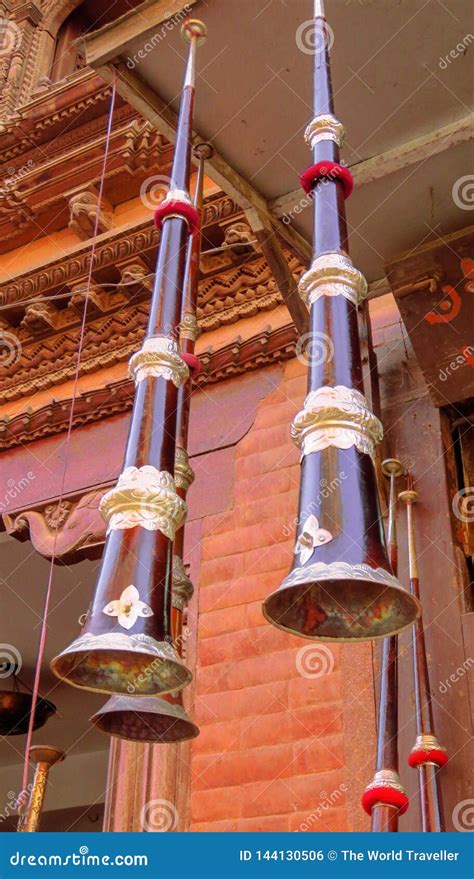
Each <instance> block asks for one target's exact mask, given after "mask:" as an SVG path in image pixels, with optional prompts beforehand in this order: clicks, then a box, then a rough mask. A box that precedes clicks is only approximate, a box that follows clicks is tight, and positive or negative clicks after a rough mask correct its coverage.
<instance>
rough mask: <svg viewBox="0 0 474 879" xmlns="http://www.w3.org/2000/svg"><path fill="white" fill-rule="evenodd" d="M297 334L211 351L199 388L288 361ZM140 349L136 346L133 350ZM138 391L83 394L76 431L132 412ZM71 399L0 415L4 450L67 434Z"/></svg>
mask: <svg viewBox="0 0 474 879" xmlns="http://www.w3.org/2000/svg"><path fill="white" fill-rule="evenodd" d="M296 341H297V333H296V329H295V327H294V325H293V324H285V325H284V326H281V327H277V328H276V329H272V327H271V326H268V327H266V328H264V329H263V330H261V331H260V332H258V333H256V334H255V335H253V336H251V337H250V338H247V339H242V338H241V337H240V336H238V337H237V338H236V339H233V340H232V341H231V342H229V343H227V344H225V345H222V346H221V347H219V348H218V349H217V350H214V349H213V348H212V346H209V347H207V348H205V349H204V350H203V351H202V353H201V354H200V360H201V364H202V369H201V372H200V374H199V376H198V378H197V380H196V382H195V384H196V387H204V386H206V385H209V384H214V383H215V382H218V381H223V380H225V379H228V378H232V377H233V376H236V375H241V374H243V373H246V372H250V371H251V370H254V369H260V368H261V367H263V366H269V365H271V364H273V363H280V362H283V361H285V360H289V359H290V358H291V357H293V356H294V353H295V345H296ZM134 349H136V346H134ZM133 394H134V386H133V383H132V382H131V381H130V380H128V379H122V380H120V381H115V382H111V383H107V384H105V385H104V386H103V387H101V388H97V389H94V390H87V391H84V392H82V393H79V394H78V395H77V397H76V399H75V401H74V413H73V422H72V423H73V426H74V427H78V426H83V425H85V424H89V423H91V422H94V421H101V420H102V419H103V418H108V417H110V416H112V415H117V414H119V413H121V412H126V411H128V410H129V409H131V407H132V403H133ZM71 405H72V400H71V399H70V398H69V399H61V400H60V399H54V398H53V399H52V400H51V401H49V402H48V403H47V404H46V405H45V406H41V407H40V408H38V409H36V410H33V409H31V408H30V409H28V410H26V411H25V412H21V413H19V414H18V415H15V416H13V417H11V418H10V417H8V416H3V417H2V416H0V451H3V450H5V449H10V448H14V447H16V446H19V445H24V444H25V443H28V442H34V441H35V440H38V439H42V438H44V437H47V436H53V435H54V434H58V433H63V432H64V431H66V430H67V428H68V425H69V419H70V415H71Z"/></svg>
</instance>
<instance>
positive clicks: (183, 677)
mask: <svg viewBox="0 0 474 879" xmlns="http://www.w3.org/2000/svg"><path fill="white" fill-rule="evenodd" d="M205 32H206V29H205V27H204V25H202V23H201V22H197V21H194V20H188V21H187V22H186V23H185V25H184V26H183V34H184V36H185V38H186V39H187V41H188V42H189V44H190V47H189V59H188V65H187V70H186V75H185V80H184V86H183V90H182V94H181V102H180V112H179V117H178V126H177V134H176V145H175V151H174V158H173V167H172V172H171V188H170V191H169V193H168V195H167V197H166V198H165V200H164V201H163V202H162V203H161V204H160V205H159V206H158V208H157V209H156V211H155V222H156V224H157V226H158V228H159V229H160V230H161V239H160V246H159V254H158V262H157V267H156V275H155V283H154V288H153V294H152V301H151V307H150V318H149V323H148V329H147V335H146V338H145V341H144V343H143V346H142V348H141V350H140V351H138V352H137V353H136V354H134V355H133V356H132V358H131V360H130V373H131V375H132V377H133V378H134V380H135V383H136V393H135V400H134V405H133V411H132V418H131V425H130V432H129V436H128V440H127V447H126V452H125V460H124V469H123V471H122V473H121V475H120V477H119V480H118V483H117V485H116V487H115V488H113V489H111V491H109V492H108V493H107V494H106V495H105V496H104V498H103V499H102V502H101V512H102V515H103V516H104V518H105V519H106V521H107V524H108V531H107V539H106V544H105V549H104V555H103V560H102V566H101V570H100V574H99V580H98V583H97V586H96V589H95V593H94V598H93V602H92V606H91V610H90V613H89V614H88V617H87V620H86V623H85V626H84V628H83V630H82V632H81V635H80V636H79V638H77V639H76V641H74V642H73V644H71V645H70V646H69V647H68V648H67V649H66V650H64V651H63V652H62V653H61V654H60V655H59V656H57V657H56V658H55V659H54V660H53V662H52V669H53V671H54V673H55V674H56V675H57V676H58V677H59V678H62V679H63V680H65V681H66V682H67V683H70V684H72V685H73V686H77V687H83V688H86V689H92V690H99V691H102V692H106V693H112V694H129V693H130V692H132V691H133V693H134V694H135V695H137V696H150V695H158V694H162V693H165V692H170V691H172V690H179V689H180V688H182V687H183V686H185V685H186V684H188V683H189V681H190V679H191V675H190V673H189V672H188V670H187V669H186V667H185V666H184V664H183V662H182V661H181V659H180V658H179V656H178V654H177V653H176V650H175V648H174V646H173V643H172V640H173V639H172V629H171V578H172V548H173V540H174V537H175V533H176V531H177V529H178V528H179V527H180V525H181V524H182V522H183V521H184V517H185V513H186V505H185V503H184V502H183V500H182V499H181V498H180V497H179V495H178V493H177V491H176V486H175V481H174V466H175V453H176V427H177V404H178V388H179V386H180V385H181V384H182V383H183V382H184V381H186V380H187V378H188V375H189V369H188V366H187V364H186V363H185V361H184V360H183V358H182V357H181V353H180V350H179V344H178V336H177V333H178V326H179V323H180V320H181V312H182V304H183V295H184V280H185V262H186V251H187V245H188V239H189V235H190V233H192V232H193V231H194V229H195V227H196V225H197V219H198V218H197V212H196V209H195V208H194V206H193V205H192V203H191V200H190V197H189V194H188V189H189V175H190V162H191V132H192V118H193V102H194V59H195V52H196V45H197V43H198V42H199V41H201V40H202V39H203V38H204V36H205Z"/></svg>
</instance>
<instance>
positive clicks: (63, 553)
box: [2, 488, 105, 564]
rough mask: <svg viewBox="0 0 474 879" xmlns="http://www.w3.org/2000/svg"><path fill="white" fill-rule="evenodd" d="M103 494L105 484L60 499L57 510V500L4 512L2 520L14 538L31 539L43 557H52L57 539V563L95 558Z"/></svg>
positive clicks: (102, 529) (100, 540)
mask: <svg viewBox="0 0 474 879" xmlns="http://www.w3.org/2000/svg"><path fill="white" fill-rule="evenodd" d="M103 494H104V488H100V489H98V490H95V491H91V492H88V493H87V494H85V495H83V496H82V497H76V498H73V499H66V500H63V501H62V502H61V506H60V508H59V511H58V505H57V502H56V503H54V502H52V503H48V504H46V505H45V506H43V507H39V508H38V509H32V510H26V511H25V512H22V513H19V514H9V513H5V514H4V515H3V516H2V519H3V524H4V526H5V529H6V531H7V532H8V534H11V535H12V536H13V537H16V538H17V540H20V541H25V540H31V542H32V544H33V546H34V548H35V550H36V551H37V552H39V553H40V555H43V556H44V557H45V558H51V556H52V553H53V546H54V543H55V542H56V549H55V555H56V557H57V559H58V560H59V561H58V563H59V564H69V563H70V562H73V561H77V559H78V558H79V557H80V558H87V559H98V558H100V556H101V553H102V546H103V543H104V540H105V523H104V521H103V519H102V517H101V515H100V513H99V502H100V499H101V497H102V495H103ZM56 532H57V534H56Z"/></svg>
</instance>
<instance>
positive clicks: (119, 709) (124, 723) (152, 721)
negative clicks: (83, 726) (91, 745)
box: [91, 693, 199, 744]
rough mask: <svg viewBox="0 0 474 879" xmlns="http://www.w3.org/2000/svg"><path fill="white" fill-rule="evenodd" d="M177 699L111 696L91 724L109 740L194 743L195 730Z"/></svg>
mask: <svg viewBox="0 0 474 879" xmlns="http://www.w3.org/2000/svg"><path fill="white" fill-rule="evenodd" d="M180 696H181V694H178V695H175V696H173V695H172V694H171V693H168V694H167V695H166V696H162V697H158V696H146V697H138V698H137V697H133V696H132V697H130V696H128V697H127V696H112V698H111V699H109V700H108V702H106V704H105V705H104V706H103V708H101V709H100V711H98V712H97V713H96V714H94V715H93V717H91V723H93V724H94V725H95V726H96V727H97V728H98V729H100V730H102V732H105V733H108V735H110V736H116V737H117V738H119V739H127V740H128V741H134V742H150V743H161V744H167V743H170V744H173V743H176V742H184V741H186V740H187V739H194V738H195V737H196V736H198V735H199V727H197V726H196V724H195V723H193V721H192V720H191V719H190V717H189V716H188V714H187V713H186V711H185V710H184V707H183V703H182V699H181V698H180Z"/></svg>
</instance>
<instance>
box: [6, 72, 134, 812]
mask: <svg viewBox="0 0 474 879" xmlns="http://www.w3.org/2000/svg"><path fill="white" fill-rule="evenodd" d="M116 84H117V83H116V77H114V80H113V83H112V94H111V98H110V107H109V115H108V119H107V131H106V137H105V147H104V161H103V163H102V171H101V177H100V187H99V197H98V201H97V213H96V217H95V223H94V234H93V236H92V246H91V252H90V261H89V270H88V275H87V286H86V296H85V303H84V313H83V315H82V323H81V332H80V336H79V346H78V349H77V361H76V369H75V374H74V386H73V392H72V399H71V411H70V414H69V424H68V429H67V435H66V443H65V454H64V466H63V472H62V478H61V489H60V492H59V498H58V510H59V508H60V506H61V502H62V499H63V496H64V488H65V484H66V474H67V468H68V462H69V451H70V444H71V434H72V426H73V419H74V405H75V402H76V396H77V387H78V382H79V373H80V367H81V354H82V348H83V345H84V336H85V328H86V317H87V305H88V301H89V291H90V286H91V280H92V269H93V266H94V256H95V250H96V244H97V234H98V229H99V215H100V204H101V201H102V196H103V192H104V180H105V171H106V167H107V158H108V154H109V147H110V137H111V133H112V120H113V115H114V106H115V95H116ZM57 539H58V528H56V530H55V533H54V541H53V551H52V555H51V563H50V566H49V576H48V585H47V589H46V598H45V602H44V610H43V618H42V621H41V633H40V639H39V645H38V655H37V659H36V668H35V680H34V685H33V695H32V699H31V713H30V719H29V724H28V736H27V740H26V748H25V760H24V765H23V781H22V786H21V794H20V797H19V800H20V802H21V803H22V804H23V805H25V799H26V789H27V785H28V769H29V762H30V749H31V740H32V737H33V724H34V717H35V712H36V704H37V701H38V693H39V684H40V678H41V666H42V663H43V657H44V649H45V644H46V628H47V620H48V613H49V605H50V601H51V592H52V585H53V572H54V562H55V558H56V544H57Z"/></svg>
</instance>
